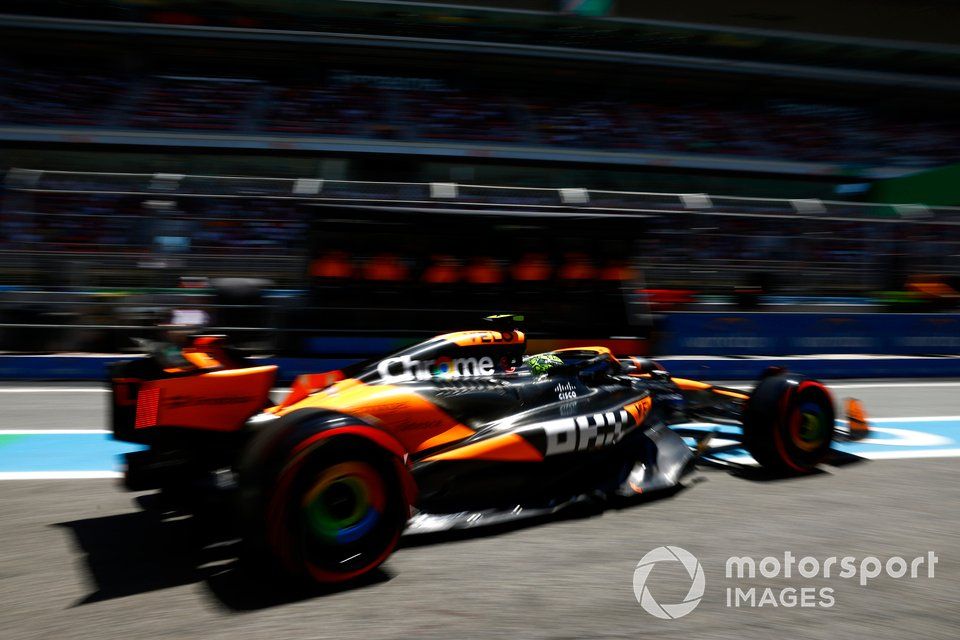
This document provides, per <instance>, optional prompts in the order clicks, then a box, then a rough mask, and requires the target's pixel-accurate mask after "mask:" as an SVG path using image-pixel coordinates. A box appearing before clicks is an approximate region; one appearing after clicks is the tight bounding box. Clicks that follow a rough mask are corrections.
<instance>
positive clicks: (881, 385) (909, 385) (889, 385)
mask: <svg viewBox="0 0 960 640" xmlns="http://www.w3.org/2000/svg"><path fill="white" fill-rule="evenodd" d="M824 384H825V385H827V386H828V387H829V388H831V389H914V388H917V389H919V388H923V389H930V388H937V387H960V382H855V383H850V384H843V383H840V384H834V383H831V382H824ZM718 385H719V386H721V387H726V388H727V389H737V390H739V391H750V390H751V389H753V387H754V386H755V385H752V384H734V385H726V384H723V382H719V383H718Z"/></svg>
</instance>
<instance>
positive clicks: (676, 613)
mask: <svg viewBox="0 0 960 640" xmlns="http://www.w3.org/2000/svg"><path fill="white" fill-rule="evenodd" d="M667 562H679V563H680V564H682V565H683V568H684V569H686V570H687V575H689V576H690V581H691V583H690V590H689V591H687V595H686V596H684V598H683V601H682V602H679V603H675V604H660V603H659V602H657V600H656V599H655V598H654V597H653V595H652V594H651V593H650V589H649V588H648V587H647V582H648V580H649V579H650V573H651V572H652V571H653V568H654V567H655V566H656V565H658V564H663V563H667ZM705 588H706V579H705V578H704V575H703V567H702V566H700V561H699V560H697V559H696V557H694V555H693V554H692V553H690V552H689V551H687V550H686V549H682V548H680V547H672V546H666V547H657V548H656V549H653V550H652V551H650V552H648V553H647V554H646V555H645V556H643V557H642V558H641V559H640V562H638V563H637V568H636V569H635V570H634V572H633V593H634V595H635V596H636V597H637V602H639V603H640V606H641V607H643V609H644V611H646V612H647V613H649V614H650V615H652V616H656V617H657V618H660V619H661V620H674V619H676V618H682V617H683V616H685V615H687V614H688V613H690V612H691V611H693V610H694V609H696V608H697V605H698V604H700V600H701V598H703V592H704V589H705Z"/></svg>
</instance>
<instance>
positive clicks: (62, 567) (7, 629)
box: [0, 380, 960, 640]
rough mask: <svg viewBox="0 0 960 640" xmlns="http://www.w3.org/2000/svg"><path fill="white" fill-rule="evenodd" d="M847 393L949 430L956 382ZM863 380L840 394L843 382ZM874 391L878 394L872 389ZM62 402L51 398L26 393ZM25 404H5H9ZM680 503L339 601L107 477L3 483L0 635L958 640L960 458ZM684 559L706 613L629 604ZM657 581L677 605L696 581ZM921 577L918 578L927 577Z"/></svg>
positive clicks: (388, 571) (403, 561)
mask: <svg viewBox="0 0 960 640" xmlns="http://www.w3.org/2000/svg"><path fill="white" fill-rule="evenodd" d="M891 382H892V384H897V385H918V386H887V387H873V386H871V387H861V388H839V389H838V390H837V391H836V393H837V395H838V396H840V397H843V396H847V395H852V396H855V397H859V398H861V399H862V400H864V401H865V403H866V405H867V407H868V409H869V410H870V415H871V416H872V417H899V416H934V415H953V416H955V415H960V385H958V386H942V387H936V386H923V385H924V384H925V383H924V382H923V381H907V380H904V381H891ZM853 384H857V383H855V382H852V381H843V382H840V383H838V385H842V386H849V385H853ZM865 384H869V385H874V384H877V381H866V382H865ZM54 386H58V387H60V389H61V392H60V393H47V392H42V391H41V392H36V391H32V392H28V391H27V389H47V388H51V387H54ZM78 388H83V389H90V388H92V387H89V386H87V385H78V384H62V385H41V384H36V383H33V384H31V383H24V384H17V385H4V386H3V387H0V389H3V390H11V391H3V392H0V403H2V405H0V406H2V415H0V429H25V428H31V429H46V428H56V429H71V428H76V429H90V428H101V427H103V425H104V414H105V411H104V408H105V402H106V397H105V394H102V393H99V392H96V391H80V392H70V391H66V389H78ZM13 389H17V391H12V390H13ZM685 484H686V489H684V490H682V491H680V492H679V493H677V494H676V495H673V496H671V497H665V498H663V499H659V500H652V501H649V502H646V503H643V504H639V505H635V506H631V507H629V508H625V509H621V510H609V511H606V512H605V513H603V514H601V515H593V516H590V517H582V518H566V519H562V520H557V521H552V522H547V523H539V524H537V525H536V526H528V527H523V528H517V529H512V530H506V531H499V530H498V531H496V532H493V534H491V535H475V536H473V537H466V538H461V537H458V536H455V537H453V538H452V539H451V538H449V537H448V538H446V539H442V540H440V541H435V540H427V541H426V542H427V543H426V544H424V543H420V544H409V543H408V544H407V546H405V547H404V548H402V549H400V550H399V551H398V552H397V553H396V554H395V555H394V556H393V557H392V558H391V559H390V560H389V561H388V562H387V563H386V565H385V566H384V570H383V571H382V572H380V573H379V574H378V575H377V576H375V577H374V579H373V580H370V581H368V583H367V584H365V585H362V586H358V587H356V588H353V589H350V590H345V591H339V592H333V593H326V594H324V593H305V592H302V591H297V590H291V589H285V588H282V587H280V586H277V585H268V584H264V583H260V582H255V581H252V580H250V579H249V578H247V577H246V576H244V575H243V574H242V573H238V572H236V571H234V570H233V565H232V563H231V562H230V555H231V554H230V548H229V547H218V548H214V549H208V550H206V551H200V550H199V549H198V545H197V541H196V537H195V533H194V532H195V530H196V528H195V524H194V523H193V522H192V521H191V520H189V519H180V520H175V521H172V522H163V523H161V522H158V521H156V519H155V517H154V516H152V515H148V514H145V513H144V512H142V511H141V510H140V509H139V508H138V506H137V504H136V503H135V498H136V497H137V496H136V495H131V494H126V493H123V492H121V491H120V490H119V489H118V488H117V487H116V484H115V481H113V480H102V479H101V480H73V481H59V480H41V481H33V480H29V481H26V480H16V481H4V482H0V544H2V548H0V638H4V639H6V638H10V639H13V640H19V639H21V638H22V639H27V638H45V639H58V640H59V639H62V638H90V637H95V638H183V639H188V638H189V639H193V638H208V637H209V638H230V639H238V638H257V639H260V638H394V637H397V638H399V637H404V638H449V637H460V638H473V637H500V638H586V637H591V638H593V637H604V638H607V637H610V638H647V637H663V638H680V637H683V638H696V637H702V638H770V637H777V638H781V637H782V638H824V639H826V638H858V639H859V638H865V637H871V638H956V637H957V630H958V629H960V609H958V607H957V600H958V598H960V534H958V532H960V508H958V487H960V459H958V458H944V459H923V460H882V461H870V462H855V463H851V464H846V465H843V466H830V467H826V468H825V470H824V472H823V473H820V474H817V475H813V476H809V477H805V478H800V479H787V480H769V481H760V480H756V479H753V480H751V479H747V478H743V477H736V476H733V475H731V474H730V473H728V472H726V471H723V470H715V469H702V470H700V471H698V472H697V473H695V474H694V475H693V476H691V477H690V478H688V479H687V481H686V483H685ZM660 545H678V546H681V547H683V548H684V549H687V550H688V551H690V552H691V553H693V554H694V555H695V556H696V557H697V558H698V559H699V560H700V562H701V563H702V565H703V568H704V572H705V576H706V591H705V595H704V598H703V601H702V602H701V603H700V605H699V607H698V608H697V609H696V610H695V611H693V613H691V614H690V615H688V616H686V617H683V618H681V619H677V620H659V619H656V618H654V617H652V616H651V615H649V614H647V613H646V612H645V611H644V610H643V609H642V608H641V607H640V606H639V605H638V604H637V601H636V599H635V597H634V593H633V586H632V577H633V571H634V568H635V565H636V563H637V561H638V560H639V559H640V558H641V557H643V555H644V554H645V553H646V552H648V551H649V550H651V549H652V548H654V547H657V546H660ZM785 551H790V552H791V553H793V554H794V555H795V556H796V557H802V556H805V555H810V556H813V557H816V558H819V559H823V558H826V557H828V556H832V555H837V556H845V555H850V556H855V557H857V558H858V559H860V558H863V557H865V556H877V557H879V558H881V559H884V560H885V559H886V558H889V557H891V556H902V557H906V558H907V559H912V558H913V557H915V556H920V555H925V554H926V553H927V552H928V551H935V552H936V554H937V556H938V557H939V564H937V565H936V575H935V577H934V578H933V579H929V578H921V577H918V578H915V579H910V578H901V579H893V578H889V577H884V578H877V579H875V580H872V581H870V583H869V584H868V586H865V587H861V586H860V585H859V584H858V582H857V581H856V580H855V579H854V580H849V579H847V580H844V579H839V578H832V579H825V578H814V579H808V580H805V579H797V578H794V579H787V578H784V577H778V578H757V579H756V580H743V581H738V580H730V579H726V578H725V576H724V565H725V561H726V559H727V558H728V557H730V556H734V555H737V556H742V555H749V556H752V557H755V558H757V559H759V558H761V557H763V556H767V555H772V556H777V557H781V558H782V557H783V554H784V552H785ZM678 567H679V565H673V566H669V565H668V566H664V567H662V568H661V567H660V566H658V567H657V568H656V569H655V571H654V572H653V573H652V574H651V578H650V580H651V582H650V587H651V591H652V592H653V593H654V595H655V596H656V597H657V598H658V599H660V600H661V602H679V601H680V600H681V599H682V598H683V596H684V594H685V593H686V591H687V589H688V588H689V586H690V579H689V578H688V577H687V575H686V573H684V572H683V571H682V570H680V569H679V568H678ZM921 575H925V574H923V572H922V571H921ZM736 586H739V587H749V586H755V587H758V588H759V589H760V590H762V589H764V588H766V587H772V588H773V589H775V590H776V591H778V592H779V590H780V589H782V588H785V587H810V586H812V587H815V588H818V589H819V588H821V587H830V588H833V589H834V597H835V600H836V602H835V604H834V605H833V606H832V607H830V608H787V607H783V606H780V607H776V608H774V607H771V606H769V605H767V606H764V607H761V608H729V607H727V606H725V605H726V589H727V587H736Z"/></svg>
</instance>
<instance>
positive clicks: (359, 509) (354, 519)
mask: <svg viewBox="0 0 960 640" xmlns="http://www.w3.org/2000/svg"><path fill="white" fill-rule="evenodd" d="M385 504H386V496H385V490H384V486H383V480H382V479H381V477H380V475H379V474H378V473H377V472H376V470H375V469H374V468H373V467H371V466H370V465H368V464H366V463H364V462H343V463H340V464H336V465H334V466H332V467H330V468H329V469H326V470H325V471H324V472H323V473H322V474H321V475H320V476H319V477H318V478H317V479H316V481H315V482H314V483H313V485H312V486H311V487H310V489H309V490H308V491H307V492H306V493H305V494H304V497H303V502H302V510H303V515H304V521H305V523H306V525H307V526H306V530H307V533H308V534H309V535H311V536H313V537H315V538H317V539H318V541H320V542H323V543H324V544H334V545H344V544H349V543H351V542H355V541H357V540H360V539H361V538H363V537H364V536H365V535H367V534H369V533H370V532H371V531H373V530H374V529H375V528H376V526H377V523H378V522H379V521H380V519H381V517H382V515H383V512H384V508H385Z"/></svg>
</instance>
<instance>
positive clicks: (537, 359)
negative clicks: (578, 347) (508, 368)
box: [527, 353, 563, 376]
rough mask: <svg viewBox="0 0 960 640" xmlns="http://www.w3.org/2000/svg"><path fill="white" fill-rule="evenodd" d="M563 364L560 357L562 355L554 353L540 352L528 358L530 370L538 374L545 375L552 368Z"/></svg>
mask: <svg viewBox="0 0 960 640" xmlns="http://www.w3.org/2000/svg"><path fill="white" fill-rule="evenodd" d="M562 365H563V360H561V359H560V356H557V355H554V354H552V353H538V354H537V355H535V356H530V357H529V358H528V359H527V366H528V367H529V368H530V372H531V373H533V374H534V375H536V376H542V375H545V374H546V373H547V372H548V371H550V369H553V368H554V367H558V366H562Z"/></svg>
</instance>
